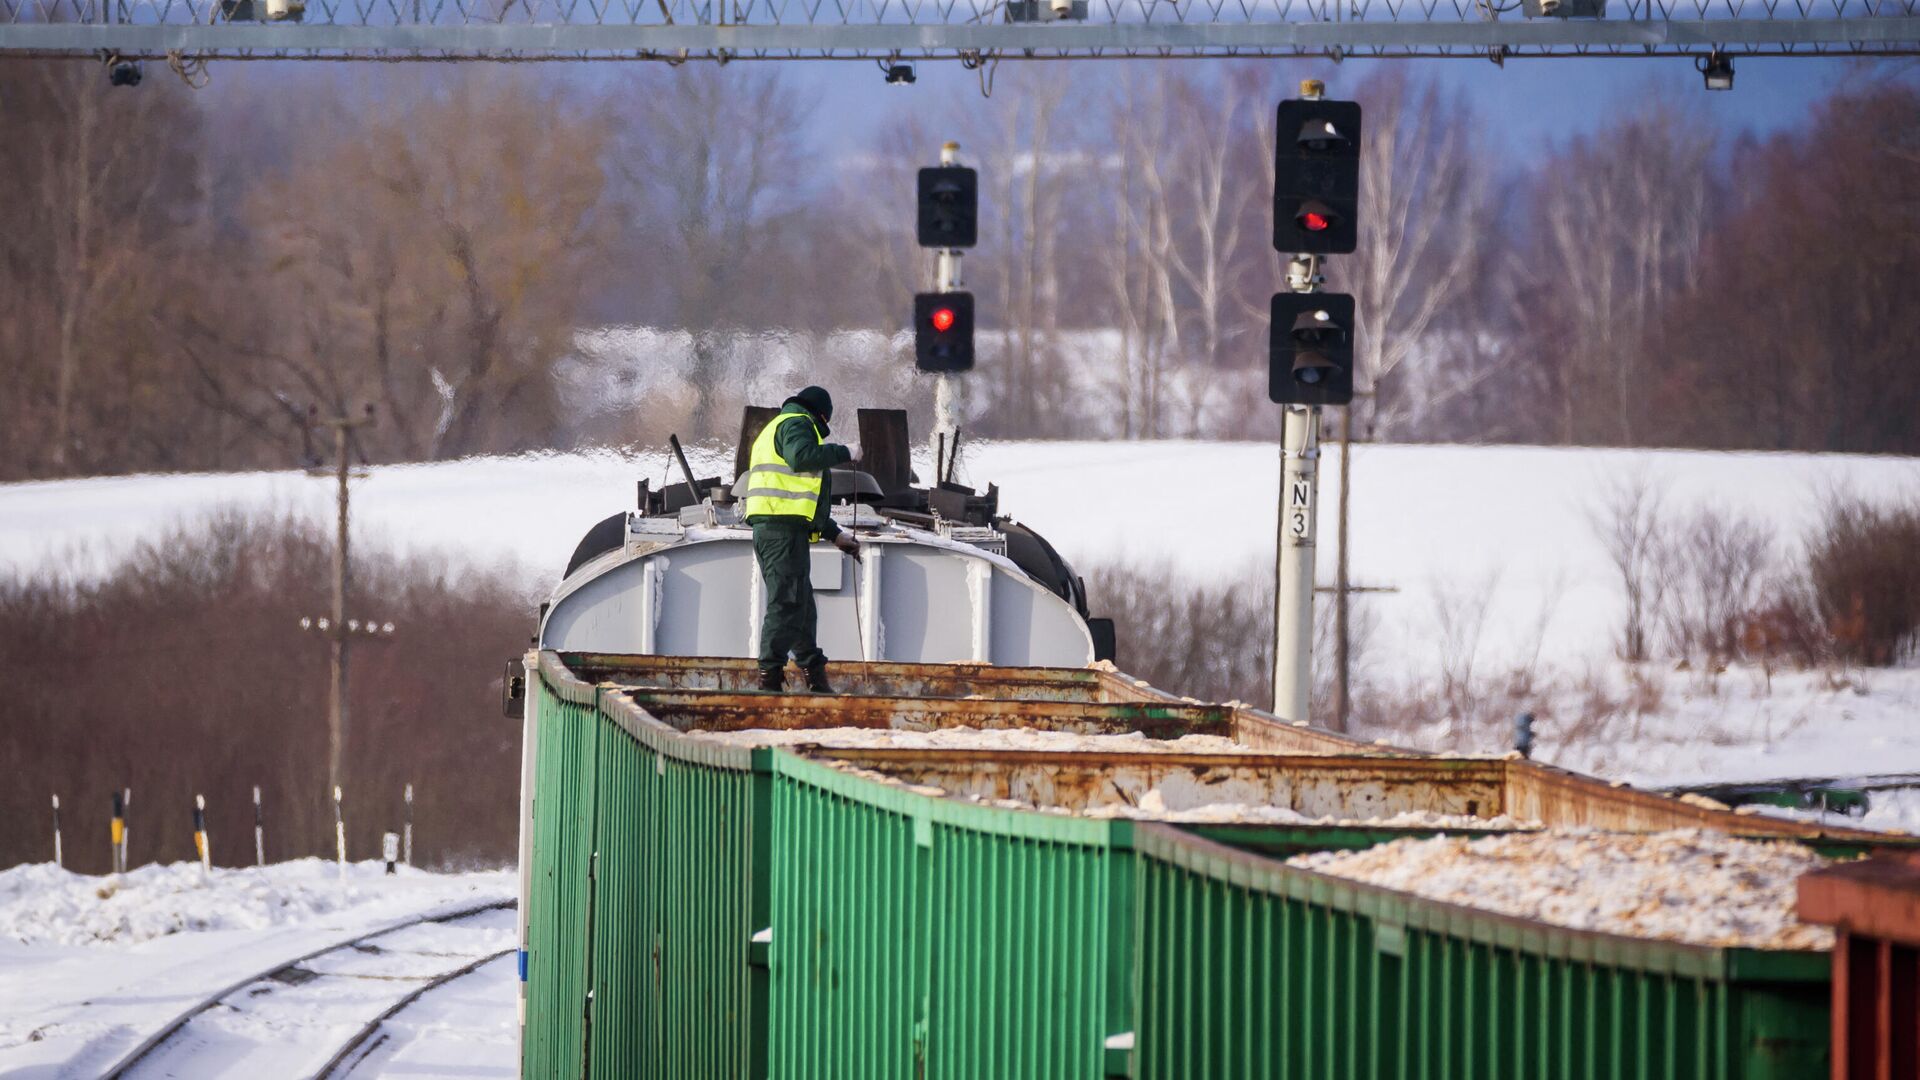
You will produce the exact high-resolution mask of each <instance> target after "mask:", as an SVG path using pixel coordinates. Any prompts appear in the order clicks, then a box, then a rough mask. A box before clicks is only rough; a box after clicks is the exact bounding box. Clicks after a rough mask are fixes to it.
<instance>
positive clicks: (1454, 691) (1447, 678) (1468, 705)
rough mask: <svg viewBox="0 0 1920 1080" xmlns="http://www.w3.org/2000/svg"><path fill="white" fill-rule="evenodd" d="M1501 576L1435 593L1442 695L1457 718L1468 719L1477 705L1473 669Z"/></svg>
mask: <svg viewBox="0 0 1920 1080" xmlns="http://www.w3.org/2000/svg"><path fill="white" fill-rule="evenodd" d="M1499 584H1500V576H1499V572H1498V571H1497V570H1496V571H1492V572H1489V573H1488V574H1486V575H1485V576H1483V577H1481V578H1479V579H1476V580H1474V581H1466V582H1462V581H1448V582H1445V583H1443V584H1440V585H1439V586H1437V587H1436V588H1435V589H1434V590H1433V621H1434V629H1435V632H1436V633H1435V637H1434V644H1435V645H1436V646H1437V647H1438V649H1439V653H1440V695H1441V697H1442V698H1443V699H1444V700H1445V701H1446V703H1447V707H1448V708H1449V709H1450V710H1452V712H1453V714H1454V716H1455V717H1456V718H1459V719H1460V720H1462V721H1464V720H1466V719H1468V715H1469V713H1470V712H1471V710H1472V708H1473V705H1474V701H1475V697H1476V695H1475V683H1474V665H1475V663H1476V662H1477V660H1478V659H1479V655H1480V638H1481V635H1482V634H1483V633H1484V632H1485V630H1486V627H1487V607H1488V605H1489V604H1491V603H1492V602H1493V594H1494V592H1495V591H1496V590H1497V589H1498V588H1499Z"/></svg>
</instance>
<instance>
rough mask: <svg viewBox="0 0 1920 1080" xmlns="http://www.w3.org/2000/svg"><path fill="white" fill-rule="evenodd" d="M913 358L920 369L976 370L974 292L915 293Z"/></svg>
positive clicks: (936, 370) (945, 370)
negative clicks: (974, 353)
mask: <svg viewBox="0 0 1920 1080" xmlns="http://www.w3.org/2000/svg"><path fill="white" fill-rule="evenodd" d="M913 362H914V366H916V367H918V368H919V369H920V370H921V371H935V372H953V371H971V370H973V294H972V293H970V292H938V293H915V294H914V296H913Z"/></svg>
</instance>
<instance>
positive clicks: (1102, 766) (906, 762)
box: [521, 651, 1881, 1078]
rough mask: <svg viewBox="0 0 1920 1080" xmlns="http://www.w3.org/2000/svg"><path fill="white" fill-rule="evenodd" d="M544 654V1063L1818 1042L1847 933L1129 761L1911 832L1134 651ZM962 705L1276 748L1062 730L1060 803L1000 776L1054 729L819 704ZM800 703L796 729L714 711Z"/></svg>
mask: <svg viewBox="0 0 1920 1080" xmlns="http://www.w3.org/2000/svg"><path fill="white" fill-rule="evenodd" d="M526 666H527V676H526V681H527V693H526V696H525V702H524V704H525V707H524V714H525V721H524V723H525V725H526V732H527V736H528V739H527V747H528V767H527V770H526V780H527V783H526V791H525V794H524V797H523V813H524V815H525V817H524V820H523V825H524V835H525V839H524V841H523V856H524V857H523V859H522V863H521V865H522V876H523V889H524V892H523V902H522V906H521V910H522V918H523V921H524V923H525V929H524V936H523V942H524V949H525V951H524V954H523V959H522V972H523V979H524V983H523V995H524V996H523V1002H524V1009H525V1012H524V1028H523V1046H522V1072H523V1075H525V1076H528V1077H561V1076H564V1077H573V1076H581V1077H587V1076H598V1077H622V1078H625V1077H636V1078H638V1077H651V1076H663V1077H685V1076H722V1077H724V1076H740V1077H762V1076H765V1077H802V1076H806V1077H811V1076H821V1077H826V1076H833V1077H843V1076H875V1077H894V1076H937V1077H948V1076H982V1077H1010V1076H1034V1077H1052V1076H1062V1077H1068V1076H1071V1077H1100V1076H1141V1077H1147V1076H1187V1077H1194V1076H1301V1077H1326V1076H1356V1077H1372V1076H1380V1077H1387V1076H1392V1077H1435V1078H1440V1077H1482V1076H1487V1077H1500V1076H1541V1077H1563V1076H1564V1077H1581V1076H1595V1077H1601V1076H1607V1077H1611V1076H1622V1077H1625V1076H1658V1077H1695V1076H1698V1077H1729V1078H1738V1077H1751V1078H1761V1077H1785V1076H1802V1075H1809V1073H1808V1072H1807V1071H1806V1070H1808V1069H1812V1070H1814V1073H1813V1074H1814V1075H1817V1073H1818V1072H1819V1071H1821V1070H1824V1068H1825V1060H1826V1055H1827V1039H1828V1035H1827V1015H1828V1014H1827V1005H1826V1001H1827V978H1828V976H1827V970H1828V958H1827V956H1826V955H1825V954H1824V953H1819V952H1811V953H1794V952H1761V951H1755V950H1738V949H1711V948H1701V947H1695V946H1687V945H1677V944H1671V943H1665V942H1652V941H1640V940H1634V939H1628V938H1621V937H1616V936H1611V935H1605V934H1594V933H1584V932H1579V931H1570V930H1561V929H1556V928H1553V927H1549V926H1545V925H1543V924H1539V923H1535V922H1529V921H1525V920H1519V919H1512V918H1507V917H1503V916H1496V915H1490V914H1487V913H1485V912H1479V911H1472V910H1468V909H1464V908H1459V907H1454V906H1450V905H1447V904H1441V903H1437V902H1433V901H1428V900H1422V899H1419V898H1415V897H1411V896H1408V895H1406V894H1402V893H1396V892H1392V891H1390V890H1386V889H1380V888H1375V887H1371V886H1366V885H1361V884H1357V883H1354V882H1348V881H1342V880H1338V879H1334V878H1330V877H1326V876H1324V875H1320V874H1315V873H1312V872H1309V871H1306V870H1301V869H1298V868H1294V867H1290V866H1287V865H1285V864H1284V863H1283V862H1281V861H1279V858H1278V856H1281V855H1284V854H1286V853H1290V852H1293V851H1299V850H1308V849H1311V848H1313V847H1353V846H1362V845H1364V844H1368V843H1374V842H1379V841H1381V840H1385V839H1391V838H1393V837H1395V836H1398V835H1408V834H1417V833H1421V832H1429V833H1430V832H1431V831H1433V830H1431V829H1428V830H1419V829H1414V830H1393V829H1382V828H1377V827H1340V828H1325V827H1320V828H1314V827H1298V826H1275V827H1260V826H1194V827H1191V828H1186V827H1174V826H1168V825H1161V824H1150V823H1147V822H1142V821H1135V820H1130V819H1128V818H1099V817H1093V816H1089V814H1088V813H1084V812H1074V811H1076V810H1078V811H1086V810H1088V809H1089V807H1091V806H1093V803H1091V802H1089V801H1087V800H1089V799H1095V798H1098V797H1102V796H1098V794H1097V793H1098V792H1099V791H1100V790H1101V789H1100V787H1099V785H1098V784H1096V783H1094V782H1093V778H1094V777H1096V776H1097V775H1099V774H1102V773H1103V772H1104V773H1105V775H1107V776H1109V777H1111V778H1115V779H1116V780H1117V781H1118V782H1120V783H1122V784H1124V783H1125V782H1127V781H1126V780H1125V775H1126V770H1128V769H1134V770H1138V769H1160V770H1167V769H1185V770H1188V772H1190V773H1192V774H1193V775H1194V776H1197V777H1201V778H1203V779H1204V778H1205V777H1206V776H1210V775H1214V774H1213V773H1211V772H1209V770H1219V769H1225V770H1230V771H1231V770H1240V774H1239V775H1240V778H1241V780H1246V778H1247V777H1248V776H1257V777H1259V778H1261V780H1260V782H1262V783H1266V784H1268V785H1269V786H1270V790H1273V791H1287V792H1298V793H1300V794H1299V796H1298V797H1299V798H1301V799H1306V800H1321V801H1320V802H1312V801H1308V802H1303V803H1301V804H1300V805H1302V806H1307V807H1310V808H1311V807H1323V806H1335V807H1336V808H1337V807H1338V806H1340V805H1348V806H1354V807H1363V806H1371V805H1375V804H1374V803H1373V802H1372V801H1370V800H1376V799H1380V798H1389V797H1390V798H1391V799H1392V800H1398V801H1391V802H1388V803H1386V804H1385V805H1388V806H1411V807H1415V808H1419V809H1424V810H1428V811H1431V812H1442V811H1454V812H1458V811H1462V810H1466V809H1467V804H1468V803H1471V804H1472V809H1471V811H1470V812H1471V813H1472V814H1473V815H1474V816H1478V817H1493V816H1495V815H1498V814H1503V813H1504V814H1511V815H1513V816H1515V817H1524V818H1528V819H1531V820H1534V821H1538V822H1541V823H1543V824H1545V825H1549V826H1553V825H1565V824H1583V825H1590V826H1595V827H1600V828H1617V829H1626V830H1651V829H1667V828H1680V827H1708V828H1720V829H1724V830H1727V831H1730V832H1737V833H1744V834H1753V835H1764V836H1774V837H1781V838H1797V839H1799V840H1802V841H1804V842H1808V843H1813V844H1816V845H1820V846H1823V847H1824V848H1826V849H1827V850H1829V851H1852V850H1861V849H1863V848H1864V847H1865V846H1867V845H1870V844H1872V843H1874V842H1876V841H1877V840H1879V839H1881V838H1879V837H1878V836H1877V834H1869V833H1863V832H1859V831H1853V830H1822V829H1819V828H1816V827H1813V826H1810V825H1806V824H1803V823H1798V822H1792V821H1784V820H1776V819H1767V818H1757V817H1753V816H1747V815H1735V814H1731V813H1728V812H1725V811H1720V810H1715V809H1713V808H1711V807H1707V806H1701V805H1698V804H1695V803H1686V802H1680V801H1678V800H1673V799H1667V798H1663V797H1660V796H1657V795H1652V794H1649V793H1645V792H1639V791H1634V790H1632V789H1629V788H1623V787H1617V786H1612V785H1607V784H1604V783H1601V782H1598V781H1594V780H1590V779H1588V778H1584V777H1579V776H1576V775H1574V774H1570V773H1565V772H1561V771H1559V770H1553V769H1548V768H1544V767H1541V766H1537V765H1532V764H1530V763H1526V762H1521V761H1509V760H1503V759H1447V758H1429V757H1425V756H1422V755H1414V754H1410V753H1406V752H1394V751H1390V750H1386V749H1384V748H1379V747H1370V746H1365V745H1362V744H1357V743H1354V742H1352V741H1350V740H1346V739H1343V738H1341V737H1339V736H1335V735H1331V734H1329V733H1326V732H1320V731H1314V730H1311V729H1306V728H1297V727H1293V726H1290V725H1286V724H1282V723H1279V722H1277V721H1275V720H1274V719H1273V718H1272V717H1270V716H1268V715H1266V714H1263V713H1260V712H1258V711H1256V710H1252V709H1248V708H1245V707H1241V706H1231V707H1230V706H1215V705H1205V704H1198V703H1193V702H1189V701H1184V700H1181V699H1177V698H1172V697H1169V696H1167V695H1164V694H1160V693H1158V692H1156V691H1153V690H1152V689H1151V688H1148V687H1145V686H1143V685H1141V684H1139V683H1137V682H1136V681H1134V680H1131V679H1128V678H1126V677H1125V676H1122V675H1119V674H1116V673H1114V672H1111V671H1101V670H1091V669H1037V668H997V667H984V666H980V665H973V664H957V665H931V664H928V665H919V664H896V663H880V664H870V665H869V664H848V665H842V666H839V667H837V669H836V670H835V672H834V675H835V678H836V680H837V681H838V682H839V683H841V684H843V685H844V688H845V689H846V690H848V691H849V693H847V694H845V695H843V696H840V697H834V698H820V697H809V696H805V695H772V694H758V693H752V692H746V691H743V690H742V689H741V687H742V686H744V685H746V684H747V682H748V681H749V680H750V678H751V667H750V665H749V664H747V663H745V662H742V661H738V660H724V659H714V660H706V661H703V660H698V659H689V658H684V657H657V656H629V657H622V656H614V655H606V654H591V655H588V654H581V655H571V654H568V655H563V654H560V653H556V652H553V651H545V652H541V653H538V654H530V656H529V657H528V660H527V661H526ZM961 726H965V727H971V728H975V729H979V728H989V727H1034V728H1041V729H1051V730H1054V731H1060V732H1069V733H1077V734H1099V733H1115V734H1117V733H1124V732H1132V731H1145V732H1149V733H1151V734H1153V735H1156V736H1160V737H1167V738H1173V737H1179V736H1183V735H1222V736H1228V737H1231V738H1233V739H1234V740H1235V741H1236V742H1238V743H1240V744H1241V745H1243V746H1245V747H1248V748H1249V749H1257V750H1258V752H1256V753H1248V754H1243V755H1233V756H1232V757H1231V758H1230V759H1229V760H1225V761H1221V760H1217V759H1218V758H1220V757H1222V755H1207V754H1202V755H1182V754H1178V753H1174V754H1165V753H1162V754H1139V755H1134V754H1118V755H1116V754H1113V753H1071V752H1058V751H1056V752H1052V753H1053V754H1054V756H1055V757H1057V758H1058V762H1057V769H1056V771H1057V772H1060V773H1062V774H1064V775H1066V776H1068V777H1070V778H1071V779H1070V780H1069V781H1068V782H1066V783H1057V784H1054V785H1053V786H1052V787H1051V788H1049V789H1048V790H1049V792H1050V793H1051V795H1052V796H1053V797H1055V798H1056V799H1061V800H1062V801H1063V802H1064V803H1065V805H1060V806H1056V807H1055V808H1053V809H1026V808H1015V807H1011V806H1007V805H998V804H997V800H1002V799H1003V798H1004V796H1005V795H1006V794H1008V793H1012V792H1015V791H1016V790H1018V791H1019V792H1022V793H1027V794H1031V793H1032V791H1033V789H1032V788H1031V785H1030V784H1029V786H1027V787H1018V785H1020V784H1022V783H1026V781H1022V780H1021V779H1020V778H1021V777H1023V776H1031V774H1032V773H1033V771H1034V770H1035V769H1036V768H1038V767H1040V766H1042V765H1045V764H1046V762H1044V761H1043V762H1036V761H1034V760H1033V759H1034V757H1035V752H1032V751H1008V752H1000V753H997V754H996V753H992V752H988V753H979V752H970V751H965V750H954V749H950V748H939V749H926V750H911V749H901V748H845V747H842V748H838V749H832V748H821V747H814V746H809V745H807V744H806V742H805V740H806V738H807V737H806V736H805V735H804V734H796V733H798V732H805V731H808V730H812V729H819V728H829V727H838V728H844V727H872V728H878V727H893V728H907V729H910V730H919V731H931V730H938V729H940V728H946V727H961ZM766 728H772V729H785V730H786V734H785V735H783V738H784V739H785V740H787V741H789V742H793V741H795V740H798V742H797V744H796V745H786V746H766V745H754V744H753V739H752V738H751V737H744V736H732V737H730V738H720V739H716V738H711V737H699V736H696V735H694V734H691V733H692V732H695V731H708V732H729V731H740V730H746V729H766ZM1368 751H1374V753H1371V754H1369V753H1368ZM1134 758H1147V759H1150V760H1144V761H1140V760H1132V759H1134ZM1122 759H1125V760H1122ZM955 777H965V778H968V779H967V782H968V783H972V784H975V785H980V786H979V787H978V788H977V789H967V790H972V795H973V798H971V799H969V798H967V797H964V796H957V795H953V794H949V791H950V790H957V789H956V788H953V787H948V788H942V787H937V786H934V784H935V782H936V781H937V782H940V783H945V784H949V785H952V784H954V783H955V781H954V778H955ZM1383 792H1391V793H1392V794H1391V795H1390V796H1387V795H1383V794H1382V793H1383ZM1343 793H1344V794H1343ZM1290 797H1292V796H1290ZM1076 799H1078V800H1080V801H1079V802H1075V800H1076ZM1340 799H1346V800H1348V801H1347V803H1345V804H1342V803H1340V802H1339V801H1338V800H1340ZM1326 800H1334V802H1332V803H1328V802H1326ZM1096 808H1097V807H1096Z"/></svg>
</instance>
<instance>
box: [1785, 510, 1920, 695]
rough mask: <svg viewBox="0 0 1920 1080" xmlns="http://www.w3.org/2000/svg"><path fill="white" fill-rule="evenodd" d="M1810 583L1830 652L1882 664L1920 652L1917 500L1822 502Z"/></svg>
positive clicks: (1812, 540) (1810, 554)
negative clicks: (1828, 639)
mask: <svg viewBox="0 0 1920 1080" xmlns="http://www.w3.org/2000/svg"><path fill="white" fill-rule="evenodd" d="M1806 573H1807V584H1808V587H1809V589H1810V592H1811V594H1812V598H1813V604H1814V606H1815V609H1816V610H1817V611H1818V612H1819V614H1820V616H1821V618H1822V620H1823V621H1824V623H1825V626H1826V631H1827V635H1828V637H1829V638H1830V639H1831V641H1832V645H1833V648H1834V650H1835V652H1836V653H1837V654H1838V655H1839V656H1840V657H1841V658H1842V659H1845V660H1848V661H1851V662H1854V663H1859V664H1867V665H1885V664H1891V663H1895V662H1897V661H1901V660H1905V659H1909V658H1911V657H1912V656H1913V655H1914V654H1915V652H1916V650H1917V649H1920V501H1912V500H1909V501H1907V502H1905V503H1902V504H1900V505H1895V506H1885V505H1875V504H1872V503H1868V502H1866V501H1864V500H1862V499H1860V498H1858V497H1856V496H1852V495H1845V494H1836V495H1833V496H1830V497H1829V498H1828V499H1827V500H1826V504H1825V507H1824V514H1823V515H1822V525H1821V528H1820V530H1819V531H1818V532H1816V533H1814V534H1813V535H1812V536H1811V537H1809V538H1808V540H1807V564H1806Z"/></svg>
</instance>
